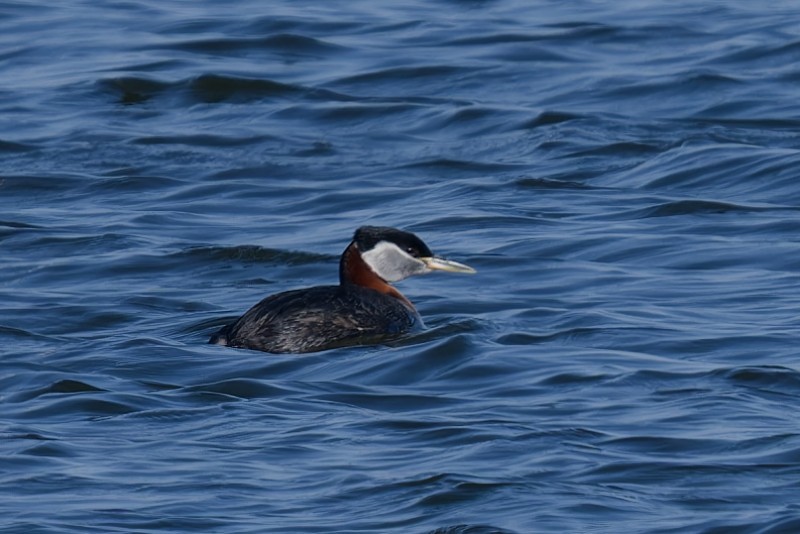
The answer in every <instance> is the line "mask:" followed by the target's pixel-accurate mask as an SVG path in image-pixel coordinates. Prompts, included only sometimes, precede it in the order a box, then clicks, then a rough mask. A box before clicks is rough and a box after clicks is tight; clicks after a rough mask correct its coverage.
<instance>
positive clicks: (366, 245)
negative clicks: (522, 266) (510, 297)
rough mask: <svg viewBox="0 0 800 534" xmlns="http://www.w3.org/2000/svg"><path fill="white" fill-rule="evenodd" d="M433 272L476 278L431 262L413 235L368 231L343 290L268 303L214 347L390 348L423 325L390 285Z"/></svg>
mask: <svg viewBox="0 0 800 534" xmlns="http://www.w3.org/2000/svg"><path fill="white" fill-rule="evenodd" d="M431 270H443V271H450V272H464V273H470V272H475V271H474V270H473V269H472V268H470V267H467V266H466V265H463V264H460V263H457V262H453V261H449V260H445V259H442V258H438V257H435V256H433V254H432V253H431V251H430V249H429V248H428V247H427V245H425V243H423V242H422V240H420V239H419V238H418V237H417V236H415V235H414V234H411V233H408V232H403V231H401V230H396V229H394V228H388V227H375V226H364V227H361V228H359V229H358V230H356V233H355V235H354V237H353V241H352V242H351V243H350V245H348V247H347V248H346V249H345V251H344V253H343V254H342V257H341V260H340V263H339V285H338V286H317V287H311V288H308V289H297V290H292V291H286V292H283V293H278V294H276V295H272V296H269V297H267V298H265V299H264V300H262V301H261V302H259V303H258V304H256V305H255V306H253V307H252V308H250V310H248V311H247V312H246V313H245V314H244V315H242V316H241V317H239V319H237V320H236V321H234V322H233V323H231V324H229V325H227V326H225V327H223V328H222V329H221V330H220V331H219V332H217V333H216V334H214V335H213V336H212V337H211V340H210V343H215V344H219V345H227V346H231V347H239V348H248V349H255V350H261V351H265V352H274V353H303V352H314V351H319V350H325V349H330V348H335V347H342V346H350V345H363V344H371V343H377V342H381V341H387V340H389V339H392V338H396V337H397V336H399V335H401V334H404V333H406V332H409V331H411V330H413V329H415V328H421V327H422V324H423V323H422V318H421V317H420V316H419V314H418V313H417V310H416V309H415V308H414V305H413V304H412V303H411V301H409V300H408V299H407V298H406V297H405V296H404V295H403V294H402V293H400V292H399V291H398V290H397V289H396V288H394V287H393V286H392V285H391V284H389V282H390V281H392V282H394V281H399V280H402V279H404V278H406V277H408V276H411V275H414V274H423V273H426V272H430V271H431Z"/></svg>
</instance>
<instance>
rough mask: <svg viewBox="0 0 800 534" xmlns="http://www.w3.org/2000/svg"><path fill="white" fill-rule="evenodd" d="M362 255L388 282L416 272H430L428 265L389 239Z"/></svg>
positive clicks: (373, 269) (371, 267) (374, 270)
mask: <svg viewBox="0 0 800 534" xmlns="http://www.w3.org/2000/svg"><path fill="white" fill-rule="evenodd" d="M361 257H362V258H363V260H364V261H365V262H366V264H367V265H369V267H370V269H372V271H373V272H374V273H375V274H377V275H378V276H380V277H381V278H383V279H384V280H386V281H387V282H398V281H400V280H403V279H404V278H408V277H409V276H411V275H414V274H422V273H425V272H428V268H427V266H426V265H425V264H424V263H423V262H421V261H420V260H418V259H417V258H415V257H413V256H412V255H410V254H408V253H407V252H406V251H404V250H402V249H401V248H400V247H398V246H397V245H395V244H394V243H390V242H389V241H379V242H378V244H377V245H375V246H374V247H372V248H371V249H370V250H368V251H366V252H363V253H362V254H361Z"/></svg>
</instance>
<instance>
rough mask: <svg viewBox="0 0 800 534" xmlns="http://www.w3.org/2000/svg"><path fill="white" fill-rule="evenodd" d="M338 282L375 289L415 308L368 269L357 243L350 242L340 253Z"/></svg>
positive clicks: (392, 287)
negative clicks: (342, 252)
mask: <svg viewBox="0 0 800 534" xmlns="http://www.w3.org/2000/svg"><path fill="white" fill-rule="evenodd" d="M339 284H341V285H346V284H353V285H357V286H361V287H366V288H369V289H374V290H375V291H378V292H380V293H383V294H385V295H389V296H390V297H394V298H396V299H398V300H400V301H401V302H402V303H403V304H405V305H406V306H408V307H409V308H410V309H412V310H415V308H414V305H413V304H411V301H410V300H408V299H407V298H406V297H405V296H404V295H403V294H402V293H400V292H399V291H398V290H397V289H395V287H394V286H392V285H390V284H389V283H388V282H387V281H386V280H384V279H383V278H381V277H380V276H378V275H377V274H375V272H374V271H373V270H372V269H370V267H369V265H367V264H366V262H365V261H364V259H363V258H362V257H361V253H360V252H359V250H358V245H356V243H355V242H352V243H350V245H348V247H347V248H346V249H345V251H344V254H342V259H341V261H340V262H339Z"/></svg>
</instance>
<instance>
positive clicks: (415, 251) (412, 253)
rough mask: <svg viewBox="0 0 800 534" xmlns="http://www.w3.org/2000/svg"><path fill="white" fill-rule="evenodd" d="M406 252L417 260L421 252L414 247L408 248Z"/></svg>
mask: <svg viewBox="0 0 800 534" xmlns="http://www.w3.org/2000/svg"><path fill="white" fill-rule="evenodd" d="M406 252H408V253H409V254H411V255H412V256H414V257H415V258H416V257H417V256H419V252H418V251H417V249H415V248H414V247H406Z"/></svg>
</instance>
